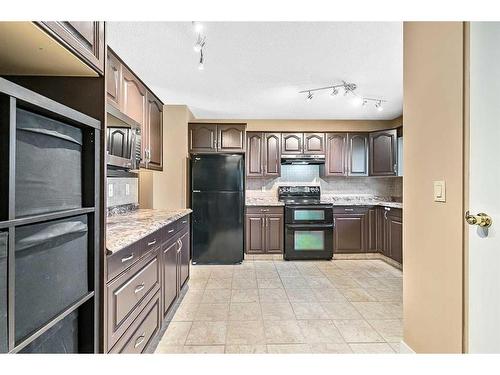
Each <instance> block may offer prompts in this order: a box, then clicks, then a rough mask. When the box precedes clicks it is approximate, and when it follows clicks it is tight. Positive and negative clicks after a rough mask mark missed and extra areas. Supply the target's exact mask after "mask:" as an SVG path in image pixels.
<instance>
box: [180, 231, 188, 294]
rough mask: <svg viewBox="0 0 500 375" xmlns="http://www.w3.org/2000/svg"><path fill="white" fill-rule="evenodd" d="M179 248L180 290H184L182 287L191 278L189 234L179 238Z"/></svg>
mask: <svg viewBox="0 0 500 375" xmlns="http://www.w3.org/2000/svg"><path fill="white" fill-rule="evenodd" d="M179 246H180V252H179V255H180V257H179V260H180V264H179V271H180V272H179V275H180V285H179V288H182V286H183V285H184V283H185V282H186V280H187V279H188V277H189V232H184V234H181V237H180V238H179Z"/></svg>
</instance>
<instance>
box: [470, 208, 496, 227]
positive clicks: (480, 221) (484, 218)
mask: <svg viewBox="0 0 500 375" xmlns="http://www.w3.org/2000/svg"><path fill="white" fill-rule="evenodd" d="M465 221H467V223H469V225H479V226H480V227H483V228H489V227H490V226H491V223H492V220H491V217H489V216H488V215H487V214H485V213H484V212H480V213H478V214H477V215H471V214H469V211H467V212H466V213H465Z"/></svg>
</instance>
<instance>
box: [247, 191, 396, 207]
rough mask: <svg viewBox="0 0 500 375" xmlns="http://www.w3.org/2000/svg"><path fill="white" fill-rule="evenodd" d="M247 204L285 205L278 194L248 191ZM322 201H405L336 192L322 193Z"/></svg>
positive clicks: (347, 203) (349, 203)
mask: <svg viewBox="0 0 500 375" xmlns="http://www.w3.org/2000/svg"><path fill="white" fill-rule="evenodd" d="M245 201H246V202H245V204H246V205H247V206H283V205H284V204H283V202H280V201H279V200H278V197H277V195H276V194H271V193H269V192H265V193H264V192H252V193H251V194H248V193H247V196H246V199H245ZM321 203H325V204H332V205H334V206H384V207H391V208H403V203H401V202H395V201H394V200H392V198H391V197H379V196H376V195H370V194H334V193H322V194H321Z"/></svg>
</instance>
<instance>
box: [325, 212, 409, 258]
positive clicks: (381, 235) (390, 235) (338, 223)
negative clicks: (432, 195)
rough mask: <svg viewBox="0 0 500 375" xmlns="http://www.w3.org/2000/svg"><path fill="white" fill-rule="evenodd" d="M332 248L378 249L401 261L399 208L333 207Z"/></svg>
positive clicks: (342, 250)
mask: <svg viewBox="0 0 500 375" xmlns="http://www.w3.org/2000/svg"><path fill="white" fill-rule="evenodd" d="M333 219H334V240H333V249H334V253H337V254H356V253H365V252H370V253H375V252H379V253H381V254H383V255H385V256H386V257H388V258H391V259H392V260H394V261H396V262H398V263H401V264H402V263H403V215H402V210H401V209H400V208H390V207H380V206H376V207H363V206H339V207H334V208H333Z"/></svg>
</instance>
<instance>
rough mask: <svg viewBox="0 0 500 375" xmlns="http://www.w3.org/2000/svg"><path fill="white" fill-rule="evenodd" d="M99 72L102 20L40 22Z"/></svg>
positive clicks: (102, 49) (101, 65) (102, 58)
mask: <svg viewBox="0 0 500 375" xmlns="http://www.w3.org/2000/svg"><path fill="white" fill-rule="evenodd" d="M41 25H42V26H44V27H45V28H48V29H49V30H50V31H51V32H52V33H53V34H55V35H56V36H57V37H58V38H59V39H61V40H62V41H63V42H65V43H66V44H67V45H68V46H69V47H70V48H71V49H73V50H74V51H75V52H76V53H77V54H78V55H80V57H82V58H83V59H84V60H86V61H87V62H88V63H89V64H91V65H92V66H93V67H94V68H95V69H96V70H97V71H99V72H100V73H103V72H104V22H99V21H50V22H41Z"/></svg>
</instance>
